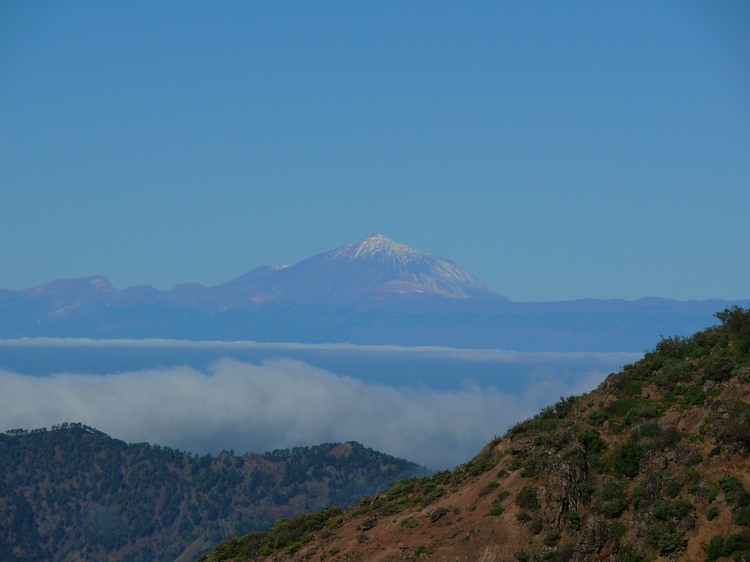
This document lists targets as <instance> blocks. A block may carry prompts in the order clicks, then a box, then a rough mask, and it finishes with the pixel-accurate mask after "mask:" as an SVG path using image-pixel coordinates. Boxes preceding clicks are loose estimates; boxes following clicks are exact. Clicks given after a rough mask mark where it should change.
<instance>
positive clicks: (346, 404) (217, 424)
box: [0, 359, 604, 468]
mask: <svg viewBox="0 0 750 562" xmlns="http://www.w3.org/2000/svg"><path fill="white" fill-rule="evenodd" d="M603 377H604V373H601V372H590V373H587V374H584V375H581V376H580V377H578V378H577V379H576V381H575V382H573V383H570V382H567V383H566V382H561V381H560V380H559V379H557V380H556V379H555V378H554V377H553V376H552V375H550V376H549V377H546V378H545V377H543V378H536V379H535V384H534V385H533V386H528V387H527V388H526V389H525V390H524V391H522V392H521V393H520V394H518V395H513V394H509V393H507V392H503V391H501V390H499V389H496V388H492V387H490V388H487V387H484V388H481V387H478V386H467V387H464V388H461V389H448V390H445V389H443V390H438V389H431V388H406V387H403V388H402V387H393V386H386V385H382V384H376V383H371V382H364V381H361V380H358V379H355V378H351V377H346V376H341V375H337V374H335V373H332V372H330V371H326V370H323V369H320V368H317V367H314V366H311V365H309V364H307V363H305V362H303V361H298V360H291V359H274V360H269V361H265V362H263V363H261V364H249V363H244V362H240V361H237V360H233V359H221V360H218V361H216V362H215V363H213V364H212V365H211V366H210V367H209V368H208V369H207V370H206V371H205V372H204V371H200V370H198V369H195V368H193V367H169V368H164V369H149V370H142V371H133V372H122V373H115V374H107V375H85V374H76V373H60V374H53V375H49V376H28V375H23V374H18V373H14V372H10V371H0V388H3V389H4V391H3V393H2V395H0V428H1V429H11V428H27V429H29V428H36V427H49V426H51V425H54V424H57V423H61V422H65V421H77V422H82V423H84V424H87V425H90V426H93V427H95V428H97V429H100V430H102V431H104V432H106V433H108V434H110V435H112V436H113V437H117V438H120V439H124V440H125V441H128V442H140V441H148V442H150V443H155V444H160V445H167V446H171V447H176V448H180V449H184V450H188V451H192V452H196V453H205V452H212V453H216V452H218V451H220V450H222V449H234V450H235V452H237V453H243V452H246V451H254V452H263V451H267V450H271V449H277V448H286V447H294V446H299V445H314V444H318V443H324V442H332V441H347V440H355V441H359V442H361V443H363V444H364V445H366V446H368V447H372V448H373V449H377V450H380V451H383V452H387V453H389V454H392V455H396V456H399V457H403V458H406V459H409V460H413V461H416V462H419V463H421V464H424V465H426V466H429V467H432V468H451V467H453V466H455V465H457V464H460V463H462V462H465V461H466V460H468V459H470V458H471V457H472V456H473V455H475V454H476V453H477V452H478V451H479V449H480V448H481V447H482V446H483V445H484V444H485V443H486V442H487V441H488V440H490V439H491V438H492V437H493V435H500V434H502V433H503V432H504V431H505V429H507V427H508V426H509V425H510V424H512V423H514V422H516V421H518V420H521V419H523V418H525V417H528V416H529V415H532V414H534V413H535V412H536V411H537V410H538V409H539V407H540V406H543V405H545V404H549V403H551V402H554V401H555V400H556V399H557V398H559V396H562V395H568V394H577V393H580V392H583V391H586V390H589V389H591V388H592V387H593V386H594V385H595V384H596V383H598V382H599V381H600V380H601V379H602V378H603Z"/></svg>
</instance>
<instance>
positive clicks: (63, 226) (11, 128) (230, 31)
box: [0, 1, 750, 300]
mask: <svg viewBox="0 0 750 562" xmlns="http://www.w3.org/2000/svg"><path fill="white" fill-rule="evenodd" d="M747 29H750V4H748V3H747V2H739V1H737V2H728V1H727V2H690V1H686V2H676V1H663V2H651V1H641V2H639V1H635V2H618V3H616V2H564V3H563V2H551V1H549V2H515V3H512V2H461V3H458V2H420V1H416V2H370V3H362V2H314V3H313V2H214V3H207V2H169V1H164V2H79V1H70V2H52V1H46V2H45V1H39V2H18V1H8V2H3V3H0V194H1V195H2V197H1V198H0V200H1V201H2V204H1V205H0V241H1V242H0V263H2V267H0V288H7V289H21V288H25V287H29V286H32V285H35V284H38V283H42V282H45V281H48V280H50V279H53V278H67V277H82V276H87V275H93V274H103V275H106V276H108V277H109V278H110V280H111V281H112V283H113V284H114V285H115V286H117V287H120V288H123V287H126V286H130V285H135V284H142V283H145V284H151V285H154V286H157V287H160V288H168V287H170V286H172V285H174V284H177V283H182V282H188V281H198V282H202V283H205V284H207V285H213V284H217V283H220V282H223V281H226V280H229V279H231V278H233V277H236V276H238V275H240V274H242V273H244V272H245V271H247V270H249V269H251V268H253V267H255V266H258V265H264V264H284V263H294V262H296V261H299V260H301V259H304V258H306V257H308V256H311V255H313V254H317V253H320V252H323V251H326V250H329V249H331V248H333V247H336V246H339V245H343V244H345V243H349V242H353V241H356V240H358V239H360V238H362V237H364V236H366V235H368V234H371V233H373V232H376V231H379V232H383V233H384V234H386V235H387V236H389V237H391V238H393V239H395V240H397V241H399V242H402V243H405V244H408V245H410V246H414V247H417V248H420V249H423V250H426V251H429V252H431V253H433V254H436V255H439V256H442V257H446V258H449V259H452V260H453V261H455V262H457V263H458V264H459V265H461V266H463V267H465V268H466V269H467V270H469V271H470V272H471V273H473V274H474V275H476V276H477V277H479V278H480V279H481V280H482V281H484V282H485V283H486V284H487V285H488V286H490V288H492V289H494V290H495V291H497V292H498V293H500V294H502V295H505V296H507V297H509V298H511V299H513V300H562V299H572V298H581V297H602V298H627V299H632V298H638V297H643V296H662V297H670V298H678V299H703V298H710V297H719V298H745V297H750V283H749V281H750V259H748V257H749V256H748V253H749V252H748V240H750V220H748V209H750V34H748V33H747Z"/></svg>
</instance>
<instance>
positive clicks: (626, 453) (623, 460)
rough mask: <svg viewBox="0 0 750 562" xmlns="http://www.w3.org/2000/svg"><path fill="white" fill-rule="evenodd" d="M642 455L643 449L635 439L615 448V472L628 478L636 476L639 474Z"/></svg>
mask: <svg viewBox="0 0 750 562" xmlns="http://www.w3.org/2000/svg"><path fill="white" fill-rule="evenodd" d="M642 457H643V450H642V449H641V447H640V445H638V443H635V442H633V441H627V442H625V443H623V444H622V445H620V446H619V447H618V448H617V449H616V450H615V454H614V466H613V469H614V471H615V473H619V474H622V475H623V476H627V477H628V478H635V477H636V476H638V471H639V470H640V463H641V458H642Z"/></svg>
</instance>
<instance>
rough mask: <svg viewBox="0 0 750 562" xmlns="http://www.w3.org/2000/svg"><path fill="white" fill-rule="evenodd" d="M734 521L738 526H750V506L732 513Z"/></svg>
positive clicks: (739, 508)
mask: <svg viewBox="0 0 750 562" xmlns="http://www.w3.org/2000/svg"><path fill="white" fill-rule="evenodd" d="M732 519H733V520H734V522H735V523H737V525H750V505H745V506H742V507H738V508H737V509H735V510H734V512H733V513H732Z"/></svg>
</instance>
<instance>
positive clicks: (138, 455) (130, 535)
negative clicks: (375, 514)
mask: <svg viewBox="0 0 750 562" xmlns="http://www.w3.org/2000/svg"><path fill="white" fill-rule="evenodd" d="M0 467H1V468H2V472H1V473H0V560H3V561H8V562H10V561H13V560H96V561H98V560H133V561H135V560H143V561H152V560H176V559H179V560H191V559H194V558H195V557H196V556H197V555H198V554H199V553H200V552H201V551H203V550H205V549H206V548H207V547H209V546H210V545H211V544H212V543H215V542H217V541H219V540H221V539H222V538H226V537H228V536H231V535H233V534H236V533H242V532H247V531H249V530H252V529H263V528H265V527H267V526H268V525H269V524H270V523H271V522H272V521H274V520H275V519H278V518H279V517H283V516H291V515H294V514H297V513H300V512H302V511H309V510H311V509H317V508H320V507H322V506H324V505H327V504H330V503H335V504H339V505H349V504H351V503H352V502H354V501H355V500H356V499H357V498H358V497H360V496H361V495H362V494H366V493H374V492H377V491H378V490H380V489H382V488H383V487H385V486H387V485H388V484H390V483H392V482H394V481H395V480H397V479H399V478H402V477H404V476H408V475H414V474H425V473H426V470H425V469H422V468H420V467H418V466H417V465H415V464H413V463H409V462H407V461H404V460H400V459H396V458H394V457H390V456H389V455H385V454H381V453H378V452H375V451H372V450H370V449H366V448H365V447H363V446H362V445H359V444H358V443H343V444H326V445H319V446H316V447H301V448H297V449H293V450H291V451H289V450H282V451H274V452H272V453H266V454H264V455H258V454H252V453H248V454H246V455H242V456H239V457H238V456H234V455H233V454H231V453H222V454H221V455H219V456H218V457H216V458H212V457H211V456H210V455H206V456H203V457H198V456H195V455H191V454H189V453H183V452H181V451H176V450H173V449H169V448H164V447H158V446H151V445H148V444H145V443H140V444H134V445H127V444H125V443H124V442H122V441H119V440H117V439H112V438H110V437H108V436H107V435H105V434H103V433H101V432H99V431H97V430H95V429H92V428H89V427H86V426H83V425H80V424H64V425H63V426H60V427H56V428H53V429H52V430H50V431H46V430H35V431H31V432H27V431H22V430H16V431H11V432H8V433H6V434H0Z"/></svg>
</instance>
